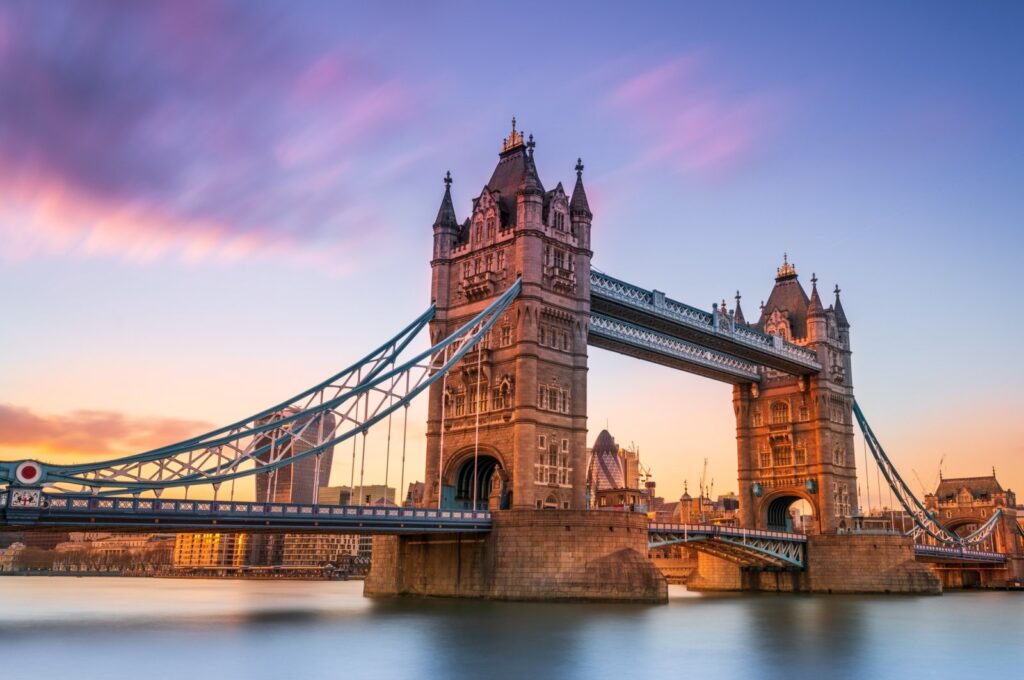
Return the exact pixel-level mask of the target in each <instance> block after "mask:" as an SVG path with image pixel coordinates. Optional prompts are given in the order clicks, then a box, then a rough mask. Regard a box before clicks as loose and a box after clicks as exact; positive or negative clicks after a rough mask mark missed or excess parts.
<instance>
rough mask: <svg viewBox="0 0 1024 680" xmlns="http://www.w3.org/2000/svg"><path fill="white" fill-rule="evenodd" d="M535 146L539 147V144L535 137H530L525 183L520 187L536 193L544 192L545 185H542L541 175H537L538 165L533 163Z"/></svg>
mask: <svg viewBox="0 0 1024 680" xmlns="http://www.w3.org/2000/svg"><path fill="white" fill-rule="evenodd" d="M519 137H520V139H521V138H522V135H521V134H520V135H519ZM535 146H537V143H536V142H534V141H533V135H530V142H529V143H528V144H527V145H526V148H527V151H528V153H527V154H525V165H524V168H523V181H522V184H521V185H520V186H521V187H523V188H527V189H532V190H535V191H543V190H544V185H543V184H541V182H540V175H539V174H537V164H536V163H534V162H533V147H535Z"/></svg>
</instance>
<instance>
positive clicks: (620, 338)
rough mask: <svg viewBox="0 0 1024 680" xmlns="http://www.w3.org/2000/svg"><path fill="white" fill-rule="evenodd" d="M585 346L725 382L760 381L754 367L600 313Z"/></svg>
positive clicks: (751, 363) (593, 322) (737, 359)
mask: <svg viewBox="0 0 1024 680" xmlns="http://www.w3.org/2000/svg"><path fill="white" fill-rule="evenodd" d="M587 344H589V345H592V346H594V347H600V348H602V349H607V350H611V351H613V352H617V353H619V354H625V355H627V356H632V357H635V358H637V359H643V360H645V361H650V362H653V363H656V364H661V365H663V366H669V367H671V368H677V369H680V370H683V371H687V372H690V373H696V374H698V375H703V376H705V377H707V378H713V379H715V380H720V381H722V382H727V383H733V384H738V383H749V382H754V383H756V382H760V380H761V375H760V373H759V372H758V366H757V364H755V363H753V362H750V361H747V360H746V359H739V358H737V357H734V356H730V355H728V354H724V353H722V352H718V351H716V350H713V349H708V348H707V347H701V346H700V345H695V344H694V343H692V342H687V341H685V340H680V339H678V338H674V337H671V336H668V335H665V334H663V333H659V332H657V331H653V330H650V329H649V328H642V327H640V326H637V325H635V324H632V323H629V322H627V321H622V320H620V319H613V318H611V317H607V316H604V315H602V314H594V313H591V315H590V328H589V334H588V336H587Z"/></svg>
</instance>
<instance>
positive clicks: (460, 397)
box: [455, 390, 466, 416]
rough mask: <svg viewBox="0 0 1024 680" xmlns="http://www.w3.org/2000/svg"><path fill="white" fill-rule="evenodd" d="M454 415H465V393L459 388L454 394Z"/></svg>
mask: <svg viewBox="0 0 1024 680" xmlns="http://www.w3.org/2000/svg"><path fill="white" fill-rule="evenodd" d="M455 415H456V416H464V415H466V395H465V394H463V393H462V391H461V390H460V391H459V393H458V394H456V395H455Z"/></svg>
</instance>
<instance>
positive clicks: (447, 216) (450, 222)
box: [434, 170, 459, 228]
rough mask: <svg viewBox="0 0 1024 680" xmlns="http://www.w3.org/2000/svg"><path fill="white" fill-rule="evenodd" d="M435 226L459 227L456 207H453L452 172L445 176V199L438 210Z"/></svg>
mask: <svg viewBox="0 0 1024 680" xmlns="http://www.w3.org/2000/svg"><path fill="white" fill-rule="evenodd" d="M434 226H435V227H454V228H458V226H459V221H458V219H456V217H455V206H454V205H452V173H451V171H450V170H449V171H448V172H447V173H445V176H444V198H442V199H441V207H440V208H438V209H437V219H435V220H434Z"/></svg>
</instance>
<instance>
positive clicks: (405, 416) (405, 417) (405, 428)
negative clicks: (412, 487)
mask: <svg viewBox="0 0 1024 680" xmlns="http://www.w3.org/2000/svg"><path fill="white" fill-rule="evenodd" d="M405 391H406V392H408V391H409V374H408V373H406V374H405ZM408 433H409V404H408V403H406V404H405V408H404V409H402V474H401V477H399V481H398V493H402V491H403V489H405V445H406V442H407V440H408ZM402 505H405V503H404V502H403V503H402Z"/></svg>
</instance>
